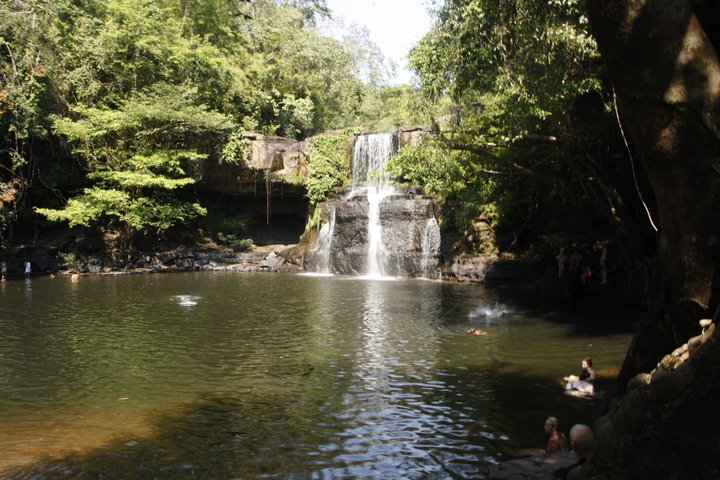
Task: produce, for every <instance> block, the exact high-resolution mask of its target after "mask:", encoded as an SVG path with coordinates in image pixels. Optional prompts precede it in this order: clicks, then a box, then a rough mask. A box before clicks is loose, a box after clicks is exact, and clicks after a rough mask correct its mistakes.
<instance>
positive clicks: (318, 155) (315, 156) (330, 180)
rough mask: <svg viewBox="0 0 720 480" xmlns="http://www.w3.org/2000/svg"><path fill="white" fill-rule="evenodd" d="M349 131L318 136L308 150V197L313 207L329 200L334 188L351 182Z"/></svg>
mask: <svg viewBox="0 0 720 480" xmlns="http://www.w3.org/2000/svg"><path fill="white" fill-rule="evenodd" d="M351 138H352V135H351V134H350V132H348V131H344V132H340V133H337V134H332V135H330V134H325V135H318V136H317V137H315V138H314V139H313V142H312V145H311V146H310V149H309V150H308V182H307V197H308V198H309V199H310V203H311V204H312V205H316V204H318V203H320V202H322V201H324V200H326V199H327V198H328V195H329V194H330V192H331V191H332V189H333V188H334V187H338V186H341V185H344V184H345V183H347V182H348V181H349V180H350V165H349V162H348V158H347V147H348V142H349V141H350V139H351Z"/></svg>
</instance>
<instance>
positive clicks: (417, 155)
mask: <svg viewBox="0 0 720 480" xmlns="http://www.w3.org/2000/svg"><path fill="white" fill-rule="evenodd" d="M386 169H387V170H388V172H390V174H391V176H392V177H393V180H395V181H397V182H400V183H406V184H410V185H422V186H424V187H425V189H426V190H427V192H428V193H430V194H432V195H437V196H440V197H447V196H448V195H451V194H454V193H457V192H458V191H460V190H462V189H464V188H465V187H466V183H465V180H466V172H465V167H464V166H463V165H462V163H461V162H460V159H459V156H458V155H457V154H453V153H452V152H451V151H450V150H449V149H447V148H445V147H444V146H443V145H442V144H439V143H434V142H431V141H424V142H422V143H420V144H418V145H415V146H406V147H403V148H401V149H400V151H399V152H397V154H395V155H393V156H392V157H391V158H390V159H389V160H388V164H387V166H386Z"/></svg>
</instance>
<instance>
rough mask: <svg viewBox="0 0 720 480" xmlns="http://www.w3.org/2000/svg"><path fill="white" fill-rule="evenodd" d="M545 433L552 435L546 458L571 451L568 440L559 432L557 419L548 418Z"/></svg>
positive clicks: (546, 448) (546, 449) (549, 439)
mask: <svg viewBox="0 0 720 480" xmlns="http://www.w3.org/2000/svg"><path fill="white" fill-rule="evenodd" d="M545 433H547V434H548V435H550V438H548V443H547V446H546V447H545V456H548V455H552V454H553V453H556V452H567V451H569V450H570V445H569V444H568V441H567V438H566V437H565V435H564V434H563V433H562V432H561V431H560V430H558V419H557V418H555V417H548V418H547V420H545Z"/></svg>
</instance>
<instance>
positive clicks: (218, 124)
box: [36, 85, 232, 232]
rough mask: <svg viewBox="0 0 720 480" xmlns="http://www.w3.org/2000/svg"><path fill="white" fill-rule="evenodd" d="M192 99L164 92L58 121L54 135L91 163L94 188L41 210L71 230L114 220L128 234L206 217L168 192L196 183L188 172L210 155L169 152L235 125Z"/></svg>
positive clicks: (81, 109) (186, 92) (187, 92)
mask: <svg viewBox="0 0 720 480" xmlns="http://www.w3.org/2000/svg"><path fill="white" fill-rule="evenodd" d="M193 93H194V92H193V90H192V89H180V88H177V87H172V86H169V85H163V86H162V87H157V88H155V89H153V90H151V91H150V92H148V93H147V94H141V93H139V94H137V95H136V96H135V97H133V98H130V99H129V100H127V101H124V102H122V104H121V105H120V108H118V109H109V108H95V107H85V106H78V107H76V108H75V109H74V113H75V114H76V116H77V118H75V119H71V118H70V117H55V119H54V120H55V123H54V125H55V131H56V132H57V133H58V134H62V135H65V136H66V137H67V138H68V139H69V140H70V141H71V142H72V143H73V145H74V152H75V153H76V154H78V155H80V156H82V157H83V158H84V159H85V160H86V162H87V165H88V167H89V168H90V169H91V172H90V173H89V175H88V178H89V179H90V180H92V181H93V182H94V184H95V186H94V187H91V188H86V189H85V190H84V192H83V193H82V194H81V195H78V196H76V197H73V198H71V199H70V200H69V201H68V203H67V205H66V207H65V208H63V209H61V210H53V209H44V208H39V209H36V211H37V212H38V213H40V214H42V215H45V216H46V217H47V218H48V219H50V220H54V221H59V220H64V221H67V222H69V223H70V225H86V226H89V225H91V224H92V222H95V221H98V220H101V219H103V218H110V219H115V220H119V221H120V222H121V223H122V224H124V226H125V228H126V230H127V231H128V232H132V231H134V230H137V229H143V228H146V227H155V228H159V229H167V228H169V227H171V226H173V225H175V224H176V223H182V222H187V221H189V220H192V219H194V218H196V217H198V216H201V215H204V214H205V209H204V208H202V207H201V206H200V205H199V204H197V203H191V202H184V201H181V200H180V199H179V198H177V197H174V196H173V195H172V194H171V192H172V191H173V190H176V189H182V187H184V186H187V185H190V184H192V183H194V179H192V178H190V177H187V176H185V175H186V174H185V170H186V168H187V166H188V165H190V164H191V163H193V162H197V161H200V160H203V159H204V158H205V155H204V154H200V153H198V152H197V151H196V150H193V149H188V148H172V147H168V145H173V144H180V142H184V143H191V142H193V141H195V142H199V141H200V139H201V138H202V136H203V135H205V134H207V133H210V132H222V131H223V130H226V129H228V128H230V127H231V126H232V125H231V123H230V122H229V120H228V119H227V118H226V117H225V116H223V115H221V114H219V113H215V112H209V111H208V110H207V108H206V107H205V106H204V105H198V104H196V103H195V102H194V99H193V98H192V94H193Z"/></svg>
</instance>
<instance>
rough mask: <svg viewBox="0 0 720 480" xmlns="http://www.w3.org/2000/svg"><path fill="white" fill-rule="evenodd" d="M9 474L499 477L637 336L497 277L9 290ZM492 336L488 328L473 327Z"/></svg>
mask: <svg viewBox="0 0 720 480" xmlns="http://www.w3.org/2000/svg"><path fill="white" fill-rule="evenodd" d="M0 305H1V306H2V308H1V309H0V418H2V423H1V428H0V478H10V479H24V478H33V479H64V478H68V479H69V478H72V479H96V478H98V479H99V478H169V479H176V478H178V479H180V478H204V479H210V478H216V479H230V478H323V479H324V478H484V477H485V476H486V474H487V470H488V467H489V465H491V464H493V463H496V462H498V461H502V460H504V459H507V458H509V456H511V455H513V452H514V451H516V450H517V449H522V448H529V447H543V446H544V443H545V437H544V433H543V430H542V425H543V421H544V419H545V417H547V416H548V415H556V416H559V417H560V419H561V422H562V425H561V426H562V427H564V429H565V430H567V429H568V428H569V426H570V425H571V424H572V423H575V422H578V421H584V422H591V421H592V420H593V418H594V415H596V414H597V410H598V405H597V404H596V403H593V402H588V401H586V400H580V399H577V398H572V397H568V396H565V395H564V394H563V392H562V388H561V386H560V384H561V378H562V376H563V375H566V374H568V373H577V371H578V370H579V361H580V359H581V358H582V357H583V356H585V355H591V356H592V357H593V358H594V360H595V365H596V367H597V370H599V372H600V373H601V374H602V373H603V372H606V373H607V374H611V373H612V372H613V370H615V371H616V370H617V368H619V366H620V364H621V362H622V358H623V356H624V354H625V351H626V349H627V346H628V344H629V341H630V333H628V331H627V329H626V328H620V327H618V326H617V325H618V324H617V323H616V322H610V321H609V320H610V319H608V318H603V317H602V316H600V317H599V318H595V319H584V318H579V317H578V315H579V314H578V313H577V312H569V311H568V312H564V313H557V312H555V313H553V312H550V311H547V310H544V309H543V308H540V307H538V306H537V305H533V303H532V302H531V301H530V300H528V299H526V298H523V296H520V295H517V294H513V293H512V292H510V291H503V290H489V289H485V288H483V287H482V286H478V285H460V284H444V283H434V282H422V281H404V280H398V281H373V280H363V279H357V278H343V277H312V276H301V275H292V274H237V273H226V272H222V273H220V272H217V273H211V272H207V273H189V274H173V275H133V276H120V277H101V276H96V277H81V278H80V280H79V282H77V283H72V282H71V281H70V279H69V278H65V277H58V278H54V279H51V278H37V279H33V280H32V281H23V280H15V281H10V282H5V283H4V284H2V285H0ZM468 328H482V329H484V330H486V331H487V332H488V335H487V336H482V337H475V336H470V335H467V334H466V333H465V331H466V330H467V329H468Z"/></svg>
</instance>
